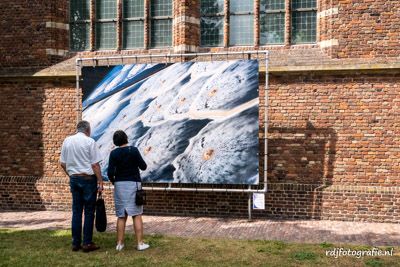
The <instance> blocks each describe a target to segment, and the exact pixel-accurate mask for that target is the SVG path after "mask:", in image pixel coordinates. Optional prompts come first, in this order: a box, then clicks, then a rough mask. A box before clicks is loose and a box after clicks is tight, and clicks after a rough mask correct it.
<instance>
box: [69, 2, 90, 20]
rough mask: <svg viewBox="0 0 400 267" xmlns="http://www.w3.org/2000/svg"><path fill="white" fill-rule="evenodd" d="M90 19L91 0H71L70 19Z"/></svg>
mask: <svg viewBox="0 0 400 267" xmlns="http://www.w3.org/2000/svg"><path fill="white" fill-rule="evenodd" d="M87 19H90V0H71V14H70V21H79V20H87Z"/></svg>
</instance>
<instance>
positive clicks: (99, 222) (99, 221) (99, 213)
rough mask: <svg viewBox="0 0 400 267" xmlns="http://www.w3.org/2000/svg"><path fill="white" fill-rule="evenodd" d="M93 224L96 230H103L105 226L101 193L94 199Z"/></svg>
mask: <svg viewBox="0 0 400 267" xmlns="http://www.w3.org/2000/svg"><path fill="white" fill-rule="evenodd" d="M95 225H96V230H97V232H105V231H106V228H107V215H106V205H105V204H104V199H103V196H102V194H101V193H99V197H98V198H97V201H96V219H95Z"/></svg>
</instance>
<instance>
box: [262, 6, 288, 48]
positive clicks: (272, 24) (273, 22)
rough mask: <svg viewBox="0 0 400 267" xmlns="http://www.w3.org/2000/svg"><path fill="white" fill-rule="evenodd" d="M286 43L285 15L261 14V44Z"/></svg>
mask: <svg viewBox="0 0 400 267" xmlns="http://www.w3.org/2000/svg"><path fill="white" fill-rule="evenodd" d="M284 41H285V13H271V14H261V16H260V43H261V44H283V43H284Z"/></svg>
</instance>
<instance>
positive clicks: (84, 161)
mask: <svg viewBox="0 0 400 267" xmlns="http://www.w3.org/2000/svg"><path fill="white" fill-rule="evenodd" d="M76 128H77V133H76V134H74V135H72V136H69V137H67V138H66V139H65V140H64V143H63V145H62V148H61V158H60V162H61V167H62V168H63V170H64V171H65V173H66V174H67V175H68V176H69V177H70V188H71V193H72V251H78V250H79V249H81V248H82V250H83V251H84V252H90V251H93V250H96V249H99V247H98V246H96V244H95V243H93V242H92V237H93V222H94V212H95V206H96V196H97V190H98V191H99V192H101V191H102V190H103V178H102V176H101V171H100V165H99V162H100V161H101V155H100V151H99V149H98V147H97V144H96V142H95V141H94V140H93V139H92V138H90V124H89V122H87V121H80V122H79V123H78V125H77V126H76ZM83 210H85V221H84V225H83V246H81V241H82V212H83Z"/></svg>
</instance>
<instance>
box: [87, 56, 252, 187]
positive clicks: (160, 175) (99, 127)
mask: <svg viewBox="0 0 400 267" xmlns="http://www.w3.org/2000/svg"><path fill="white" fill-rule="evenodd" d="M97 68H100V67H84V68H83V69H82V77H83V82H82V91H83V103H82V108H83V114H82V117H83V119H84V120H87V121H89V122H90V124H91V126H92V137H93V138H94V139H95V140H96V142H97V144H98V146H99V148H100V151H101V153H102V155H103V157H104V160H103V161H102V162H101V167H102V173H103V175H104V176H105V177H106V170H107V166H108V157H109V154H110V152H111V151H112V150H113V149H114V148H115V146H114V144H113V141H112V136H113V134H114V132H115V131H116V130H124V131H125V132H126V134H127V135H128V137H129V144H130V145H133V146H136V147H138V149H139V151H140V153H141V154H142V156H143V159H144V160H145V161H146V163H147V170H145V171H143V172H141V177H142V180H143V182H160V183H202V184H258V182H259V179H258V162H259V161H258V150H259V148H258V145H259V143H258V104H259V99H258V87H259V80H258V61H257V60H234V61H211V62H182V63H174V64H165V63H156V64H133V65H118V66H113V67H109V68H105V67H102V69H101V71H100V69H97Z"/></svg>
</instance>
